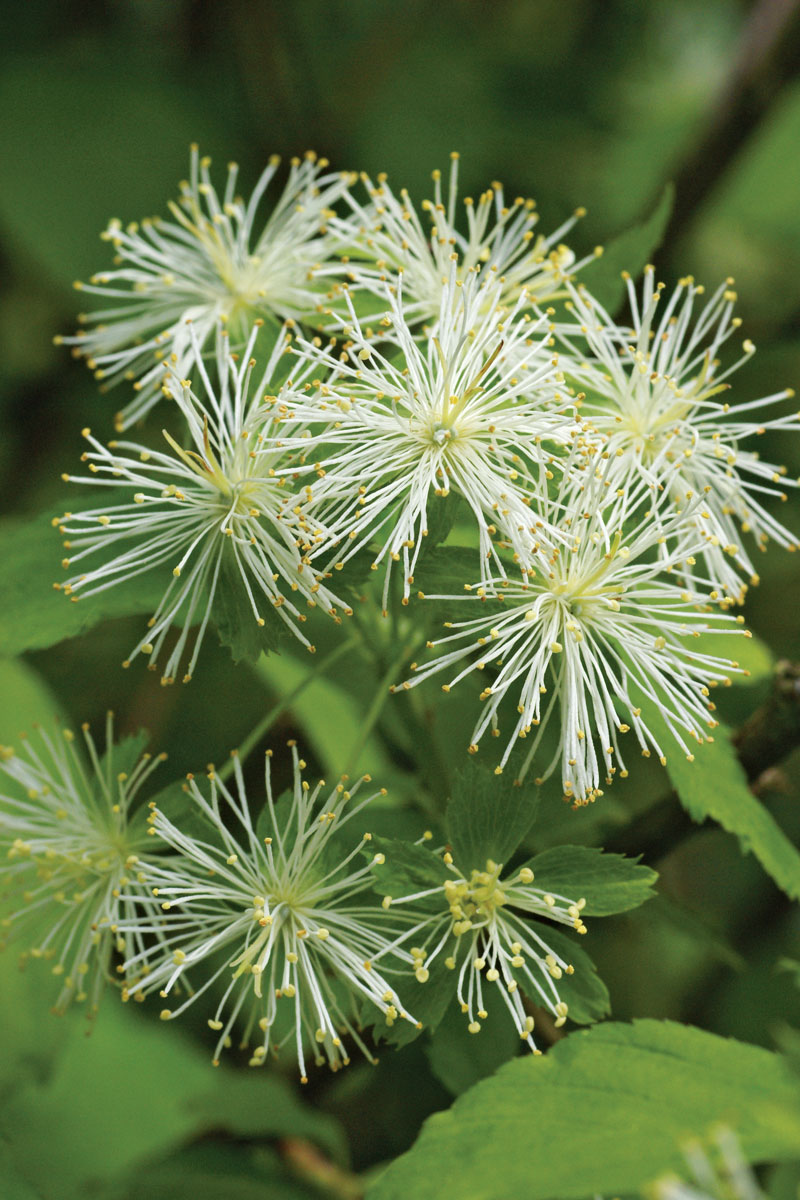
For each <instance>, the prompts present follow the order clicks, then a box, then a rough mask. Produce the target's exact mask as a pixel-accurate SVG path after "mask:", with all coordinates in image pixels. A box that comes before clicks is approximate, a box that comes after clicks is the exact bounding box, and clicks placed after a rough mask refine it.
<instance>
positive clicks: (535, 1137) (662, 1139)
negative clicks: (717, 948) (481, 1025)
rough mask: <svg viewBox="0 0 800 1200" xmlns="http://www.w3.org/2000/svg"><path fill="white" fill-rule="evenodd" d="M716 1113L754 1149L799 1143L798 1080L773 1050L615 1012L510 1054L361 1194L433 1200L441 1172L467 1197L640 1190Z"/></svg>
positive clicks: (574, 1198)
mask: <svg viewBox="0 0 800 1200" xmlns="http://www.w3.org/2000/svg"><path fill="white" fill-rule="evenodd" d="M565 1114H569V1119H568V1120H565ZM717 1121H723V1122H725V1123H726V1124H728V1125H730V1126H731V1127H732V1128H733V1130H734V1131H735V1132H736V1133H737V1134H738V1136H739V1138H740V1141H741V1146H742V1152H743V1154H744V1155H745V1157H746V1158H747V1159H748V1161H751V1162H753V1161H763V1160H764V1159H767V1160H785V1159H791V1158H793V1157H795V1156H796V1155H797V1153H798V1152H800V1102H799V1100H798V1091H797V1085H796V1082H795V1081H794V1080H793V1079H792V1077H791V1074H790V1073H789V1071H788V1070H787V1068H786V1066H785V1064H784V1063H783V1061H782V1060H781V1058H780V1057H779V1056H778V1055H776V1054H772V1053H770V1052H769V1051H767V1050H763V1049H761V1048H760V1047H756V1046H748V1045H745V1044H744V1043H742V1042H736V1041H733V1040H729V1039H725V1038H720V1037H716V1036H715V1035H713V1034H710V1033H705V1032H703V1031H701V1030H699V1029H692V1028H689V1027H686V1026H682V1025H678V1024H675V1023H673V1022H668V1021H665V1022H660V1021H649V1020H647V1021H635V1022H634V1023H633V1024H631V1025H625V1024H616V1023H608V1024H605V1025H599V1026H596V1027H595V1028H594V1029H590V1030H581V1031H579V1032H576V1033H573V1034H570V1036H569V1037H567V1038H565V1039H564V1040H563V1041H561V1042H559V1043H558V1044H557V1045H555V1046H554V1047H553V1048H552V1049H551V1050H550V1051H549V1052H548V1053H547V1054H546V1055H544V1056H543V1057H541V1058H535V1057H532V1056H527V1057H525V1058H521V1059H515V1060H514V1061H513V1062H510V1063H507V1064H506V1065H505V1066H504V1067H501V1068H500V1070H499V1071H498V1072H497V1073H496V1074H495V1075H493V1076H492V1077H491V1078H490V1079H485V1080H483V1081H482V1082H481V1083H479V1084H478V1085H477V1086H476V1087H474V1088H472V1089H471V1090H470V1091H469V1092H467V1093H466V1094H465V1095H464V1096H461V1097H460V1098H459V1099H458V1100H457V1101H456V1102H455V1104H454V1105H453V1106H452V1108H451V1109H450V1110H449V1111H447V1112H441V1113H436V1114H435V1115H434V1116H433V1117H430V1118H429V1119H428V1121H427V1122H426V1123H425V1125H424V1126H423V1130H422V1134H421V1135H420V1137H419V1139H418V1140H417V1142H416V1143H415V1145H414V1146H413V1147H412V1148H411V1150H409V1151H408V1153H406V1154H404V1155H403V1156H402V1157H401V1158H399V1159H397V1160H396V1161H395V1162H394V1163H392V1165H391V1166H390V1167H389V1168H388V1170H387V1171H386V1172H385V1173H384V1174H383V1175H382V1176H381V1177H380V1178H379V1179H378V1180H377V1181H376V1182H375V1183H374V1184H373V1186H372V1187H371V1188H370V1189H369V1191H368V1192H367V1197H368V1200H407V1197H409V1196H413V1197H414V1200H439V1197H440V1196H441V1195H442V1182H443V1180H446V1181H447V1192H448V1194H450V1195H454V1196H459V1197H461V1198H462V1200H518V1198H519V1197H520V1196H524V1197H525V1200H550V1198H551V1197H553V1196H559V1197H562V1198H563V1200H580V1198H582V1197H584V1196H588V1195H592V1194H597V1193H603V1194H606V1195H619V1194H620V1193H624V1192H636V1191H639V1189H640V1188H641V1187H642V1186H643V1185H644V1184H646V1183H647V1182H649V1181H650V1180H652V1179H654V1178H655V1177H656V1176H657V1175H659V1174H660V1173H662V1172H663V1171H668V1170H673V1171H679V1170H681V1169H682V1167H683V1165H684V1162H683V1157H682V1153H681V1149H680V1143H681V1142H682V1141H685V1139H686V1138H687V1137H690V1136H697V1135H698V1134H700V1135H702V1134H703V1133H705V1131H706V1130H707V1129H708V1128H709V1126H710V1125H712V1124H713V1123H715V1122H717ZM576 1139H577V1143H576ZM576 1145H578V1146H579V1152H576Z"/></svg>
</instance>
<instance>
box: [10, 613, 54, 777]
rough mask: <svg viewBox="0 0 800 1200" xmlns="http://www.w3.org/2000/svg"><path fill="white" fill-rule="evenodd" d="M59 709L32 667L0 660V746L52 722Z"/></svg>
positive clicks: (22, 663)
mask: <svg viewBox="0 0 800 1200" xmlns="http://www.w3.org/2000/svg"><path fill="white" fill-rule="evenodd" d="M0 619H2V618H0ZM59 708H60V706H59V705H58V704H57V702H56V699H55V697H54V696H53V695H52V694H51V692H50V691H49V689H48V688H47V686H46V685H45V683H44V682H43V681H42V680H41V679H40V678H39V676H38V675H37V673H36V672H35V671H34V670H33V668H32V667H29V666H28V665H27V664H26V663H24V662H12V661H9V660H7V659H0V742H1V743H4V744H6V745H7V744H8V743H13V742H15V741H16V739H17V738H18V737H19V735H20V734H21V733H23V732H26V731H27V732H29V731H30V728H31V726H32V725H35V724H37V723H38V724H40V725H44V724H45V723H46V722H48V721H51V720H53V719H54V718H55V717H56V714H57V713H58V711H59ZM3 786H5V781H4V785H3Z"/></svg>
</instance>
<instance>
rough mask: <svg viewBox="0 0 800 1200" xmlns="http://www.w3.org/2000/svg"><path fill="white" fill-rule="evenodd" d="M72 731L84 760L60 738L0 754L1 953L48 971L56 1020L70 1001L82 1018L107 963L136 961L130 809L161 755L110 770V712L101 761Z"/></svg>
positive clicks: (140, 885) (135, 848)
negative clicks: (8, 949) (9, 947)
mask: <svg viewBox="0 0 800 1200" xmlns="http://www.w3.org/2000/svg"><path fill="white" fill-rule="evenodd" d="M82 732H83V742H84V747H85V753H81V751H80V748H79V746H78V745H76V742H75V735H74V734H73V732H72V731H71V730H70V729H58V730H57V731H55V733H53V734H50V733H48V732H46V731H45V730H44V729H41V728H38V729H36V730H35V731H34V733H33V735H32V736H31V737H29V738H28V737H23V739H22V742H21V745H20V747H19V749H14V748H12V747H10V746H2V747H0V849H2V851H3V855H4V858H5V862H4V864H3V865H2V866H0V884H2V889H3V901H4V902H5V903H6V904H7V906H8V909H9V913H8V915H5V916H3V918H2V929H3V945H5V944H6V943H7V942H8V941H13V942H16V943H18V942H23V943H27V945H28V946H31V945H32V948H31V949H23V951H22V959H23V961H24V960H25V959H27V958H35V959H41V960H43V961H44V962H47V963H49V964H50V969H51V971H52V973H53V975H55V976H56V977H57V978H58V980H59V984H60V990H59V994H58V998H57V1000H56V1004H55V1011H56V1012H59V1013H61V1012H63V1011H64V1010H65V1009H66V1008H67V1006H68V1005H69V1004H70V1003H71V1002H72V1001H73V1000H74V1001H76V1002H77V1003H78V1004H83V1003H87V1004H88V1008H89V1015H90V1016H91V1015H93V1014H94V1013H95V1012H96V1010H97V1006H98V1003H99V1000H100V994H101V992H102V989H103V986H104V984H105V983H106V982H107V981H108V980H109V979H111V980H113V979H114V978H115V975H114V973H113V970H112V958H113V956H114V955H115V954H116V955H118V956H119V959H120V961H121V960H122V958H124V957H125V955H126V954H128V953H131V954H132V953H139V954H141V953H143V952H144V943H143V939H142V933H141V930H140V928H139V926H138V924H137V922H136V921H131V919H130V918H131V917H132V916H133V914H134V912H135V908H136V900H137V897H138V896H140V895H141V894H142V893H143V891H144V876H143V875H142V872H141V863H140V859H139V854H140V853H141V851H142V850H143V849H144V847H145V846H146V844H147V840H148V839H147V836H146V833H147V828H146V825H145V823H144V821H142V822H138V821H136V820H135V813H134V809H135V802H136V798H137V796H138V794H139V792H140V790H141V788H142V786H143V785H144V784H145V783H146V782H147V781H148V779H149V777H150V775H151V774H152V772H153V771H154V770H155V768H156V767H157V766H158V765H159V763H161V762H163V760H164V759H165V758H166V754H160V755H157V756H155V757H153V756H151V755H149V754H141V755H140V754H138V752H137V753H136V757H135V760H134V761H133V762H132V763H130V764H129V763H128V762H123V761H120V755H121V749H120V747H115V746H114V740H113V717H112V714H111V713H109V714H108V718H107V722H106V748H105V753H104V754H103V755H102V757H101V756H100V755H99V754H98V751H97V748H96V745H95V742H94V739H93V737H92V735H91V732H90V730H89V727H88V725H84V726H83V730H82ZM123 766H124V767H125V768H126V769H121V768H122V767H123Z"/></svg>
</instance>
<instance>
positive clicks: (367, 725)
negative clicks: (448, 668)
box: [344, 633, 421, 775]
mask: <svg viewBox="0 0 800 1200" xmlns="http://www.w3.org/2000/svg"><path fill="white" fill-rule="evenodd" d="M420 641H421V635H420V634H419V633H415V634H414V635H413V637H411V638H409V639H408V640H407V641H406V642H405V644H404V646H403V649H402V650H401V651H400V653H399V654H398V655H397V656H396V657H395V658H394V659H392V661H391V662H390V664H389V666H388V667H387V668H386V670H385V671H384V672H383V674H382V675H381V677H380V679H379V681H378V687H377V690H376V692H375V695H374V697H373V699H372V703H371V704H370V706H369V708H368V709H367V712H366V713H365V714H364V719H363V721H362V722H361V729H360V732H359V735H358V737H357V738H356V740H355V742H354V743H353V745H352V747H351V749H350V753H349V754H348V756H347V760H346V761H347V766H346V767H345V770H344V774H345V775H352V773H353V771H354V770H355V768H356V764H357V763H358V759H359V756H360V754H361V752H362V750H363V749H364V747H365V745H366V744H367V739H368V738H369V736H370V734H371V733H372V731H373V729H374V728H375V725H376V723H377V721H378V718H379V717H380V715H381V713H382V712H383V707H384V705H385V704H386V701H387V700H388V698H389V696H390V694H391V693H390V691H389V686H390V684H391V683H392V682H393V681H394V679H395V677H396V676H397V673H398V672H399V670H400V668H401V667H402V665H403V663H404V662H405V661H406V659H407V658H408V656H409V655H410V654H411V653H412V652H413V650H414V649H415V647H417V646H418V645H419V644H420Z"/></svg>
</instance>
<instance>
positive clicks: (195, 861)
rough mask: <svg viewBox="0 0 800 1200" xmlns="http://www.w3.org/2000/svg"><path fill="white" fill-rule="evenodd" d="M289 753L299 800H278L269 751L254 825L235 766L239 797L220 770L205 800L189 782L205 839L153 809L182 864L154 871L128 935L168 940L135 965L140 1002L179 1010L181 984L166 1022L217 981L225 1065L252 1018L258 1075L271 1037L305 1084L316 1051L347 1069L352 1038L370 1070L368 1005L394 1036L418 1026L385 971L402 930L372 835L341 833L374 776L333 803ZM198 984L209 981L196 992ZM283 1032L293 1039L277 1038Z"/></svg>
mask: <svg viewBox="0 0 800 1200" xmlns="http://www.w3.org/2000/svg"><path fill="white" fill-rule="evenodd" d="M290 745H291V749H292V759H293V767H294V774H293V783H292V788H291V790H290V792H289V793H288V795H285V796H281V797H278V798H275V797H274V796H273V790H272V778H271V763H270V759H271V753H268V755H267V759H266V803H265V805H264V807H263V811H262V814H261V816H260V817H259V818H258V819H257V820H256V822H255V823H254V822H253V820H252V818H251V815H250V809H249V807H248V798H247V794H246V790H245V784H244V778H243V775H242V771H241V766H240V764H239V761H238V758H237V757H236V756H235V755H234V776H235V788H234V789H230V788H228V787H227V785H226V784H225V783H224V782H223V781H222V780H221V779H220V778H219V776H218V775H217V774H216V773H215V772H213V771H211V772H210V773H209V778H208V785H209V786H208V788H207V790H206V791H204V790H203V789H201V788H200V786H199V785H198V783H197V781H196V780H195V779H194V778H192V777H190V778H189V783H188V790H189V794H190V796H191V799H192V801H193V804H194V806H195V808H196V811H197V813H198V815H199V816H200V817H201V819H202V822H203V826H204V832H203V834H202V836H200V835H199V834H198V835H197V836H195V835H193V833H192V832H190V831H189V830H184V829H182V828H180V827H179V826H178V825H177V824H175V823H173V822H172V821H171V820H170V819H169V817H168V816H167V815H166V814H165V813H163V812H162V811H160V810H159V809H157V808H154V809H153V812H152V815H151V819H150V825H151V831H152V833H153V834H154V835H155V836H157V837H159V838H161V839H163V840H164V841H165V842H166V843H167V844H168V845H169V846H170V847H171V849H172V850H173V851H174V854H173V855H172V856H171V857H170V858H169V859H166V860H165V861H164V862H163V863H160V864H159V863H156V864H152V865H151V866H150V867H149V868H148V869H147V871H146V878H147V883H148V885H149V888H150V891H149V894H148V896H146V897H144V898H141V897H140V898H139V900H138V906H139V910H140V912H139V913H138V914H137V916H136V918H135V919H133V920H132V921H131V928H134V927H135V928H136V929H137V930H138V931H139V934H140V936H143V937H145V938H147V937H155V938H158V939H160V940H161V941H162V943H163V946H164V953H163V954H162V955H161V957H160V958H155V959H153V958H152V956H148V953H147V951H144V952H143V953H140V954H135V955H132V956H131V957H130V958H129V960H128V962H127V963H126V970H127V972H128V974H129V976H130V977H131V979H132V982H131V984H130V988H129V993H133V994H134V995H136V996H138V997H141V998H143V997H144V996H145V995H147V994H149V993H151V992H154V991H155V992H158V994H159V995H160V996H161V997H162V998H164V999H169V998H171V997H172V996H173V995H174V994H176V993H178V992H179V991H180V990H181V986H182V985H183V990H184V992H185V999H181V1000H180V1002H179V1003H178V1005H177V1006H176V1007H174V1008H165V1009H163V1010H162V1013H161V1015H162V1018H163V1019H164V1020H170V1019H172V1018H174V1017H177V1016H179V1015H180V1014H181V1013H182V1012H183V1011H184V1010H185V1009H186V1008H188V1007H189V1006H190V1005H191V1004H194V1003H195V1002H196V1001H197V1000H198V998H199V997H200V996H202V995H204V994H205V993H206V992H207V991H208V989H209V988H211V987H212V985H214V984H215V983H217V981H220V982H221V984H222V989H221V990H222V995H221V998H220V999H218V1001H217V1003H216V1004H215V1006H214V1008H213V1015H212V1016H211V1017H210V1018H209V1020H208V1024H209V1027H210V1028H211V1029H212V1030H213V1031H214V1033H215V1034H216V1035H217V1036H216V1050H215V1053H214V1058H215V1060H218V1059H219V1055H220V1053H221V1051H222V1049H223V1047H224V1046H225V1045H226V1044H229V1042H230V1035H231V1031H232V1029H233V1028H234V1026H235V1025H236V1024H237V1022H239V1021H240V1019H241V1023H242V1025H243V1034H242V1044H243V1045H245V1046H246V1045H248V1044H249V1042H250V1039H251V1037H253V1036H254V1037H255V1039H256V1045H255V1046H254V1048H253V1049H252V1055H251V1059H250V1065H251V1066H259V1065H261V1064H262V1063H263V1062H264V1061H265V1060H266V1058H267V1055H268V1053H269V1051H270V1049H271V1048H272V1044H271V1039H272V1041H273V1042H274V1045H275V1048H276V1049H278V1048H280V1046H281V1045H283V1044H284V1043H285V1042H292V1043H294V1046H295V1053H296V1056H297V1063H298V1067H299V1070H300V1076H301V1078H302V1079H303V1081H304V1082H305V1081H306V1079H307V1064H306V1054H307V1048H308V1046H309V1045H310V1046H311V1047H312V1048H313V1057H314V1061H315V1062H316V1063H317V1064H321V1063H323V1062H326V1061H327V1063H328V1064H329V1066H330V1067H331V1068H333V1069H334V1070H335V1069H337V1068H338V1067H340V1066H343V1065H345V1064H346V1063H347V1062H349V1057H348V1052H347V1048H346V1046H345V1043H344V1041H343V1037H344V1036H345V1035H347V1036H349V1037H350V1038H351V1039H352V1040H353V1041H354V1042H355V1043H356V1045H357V1046H359V1048H360V1049H361V1050H362V1051H363V1052H364V1054H365V1055H366V1056H367V1057H368V1058H370V1059H371V1058H372V1054H371V1052H370V1050H369V1049H368V1047H367V1046H366V1044H365V1042H364V1040H363V1038H362V1037H361V1035H360V1033H359V1031H358V1026H359V1021H360V1018H359V1012H360V1006H361V1004H362V1003H363V1002H364V1001H365V1000H366V1001H368V1002H369V1004H370V1005H372V1006H374V1007H375V1008H377V1009H378V1011H379V1012H380V1013H381V1014H382V1015H383V1018H384V1020H385V1022H386V1024H387V1025H392V1024H393V1023H394V1022H395V1021H396V1020H399V1019H403V1020H407V1021H411V1022H412V1023H413V1021H414V1018H413V1017H412V1016H411V1015H410V1014H409V1013H407V1012H406V1011H405V1010H404V1008H403V1006H402V1003H401V1001H400V999H399V998H398V996H397V992H396V990H395V985H394V984H393V983H392V982H391V980H390V979H389V978H388V977H387V976H386V975H385V974H384V973H382V970H381V969H379V967H378V966H377V965H376V963H377V960H378V959H379V958H380V957H381V956H382V954H384V953H386V951H387V950H388V949H389V948H390V946H391V944H392V942H393V941H394V940H395V938H396V937H397V935H398V933H399V932H400V930H399V929H398V923H397V921H396V920H394V919H393V918H392V916H391V915H390V914H387V913H386V912H385V911H384V910H383V909H382V908H381V906H380V904H379V902H378V900H377V898H376V897H374V896H373V894H372V874H371V867H372V862H371V861H368V862H366V863H365V862H364V861H363V859H362V855H361V850H362V848H364V847H368V845H369V841H370V834H369V833H366V834H363V835H361V836H356V837H351V836H346V835H345V836H343V832H342V831H343V830H344V829H345V827H346V826H347V825H348V824H349V823H350V822H351V821H352V820H353V819H354V818H355V817H356V816H357V815H358V814H359V813H361V812H362V810H363V809H364V808H365V807H366V805H367V804H369V802H370V801H371V800H372V799H374V796H375V795H376V793H374V792H373V793H372V794H370V795H368V796H366V797H359V798H358V799H356V797H357V796H358V793H359V791H360V790H361V788H362V786H363V784H364V783H369V776H364V777H363V778H362V779H359V780H357V781H356V783H355V784H353V785H352V786H351V787H348V786H346V782H345V781H342V782H341V783H339V784H337V785H336V787H334V788H333V789H332V791H330V792H325V791H324V790H323V789H324V782H323V781H320V782H319V783H318V784H317V785H316V786H315V787H313V788H312V787H310V785H309V784H308V783H307V782H306V781H305V780H304V779H303V777H302V771H303V769H304V767H305V765H306V764H305V763H304V762H303V760H302V759H301V758H300V757H299V755H298V753H297V749H296V746H295V745H294V743H290ZM348 834H349V830H348ZM380 857H381V856H380V855H378V858H380ZM195 973H199V975H200V976H201V978H202V982H201V983H200V984H199V986H197V988H195V987H194V985H193V984H192V983H191V979H192V976H193V974H195ZM275 1026H278V1027H282V1026H285V1027H286V1032H282V1033H280V1034H278V1035H277V1036H276V1034H275V1031H274V1027H275Z"/></svg>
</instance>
